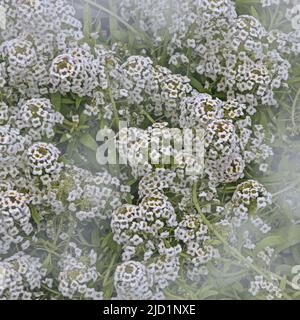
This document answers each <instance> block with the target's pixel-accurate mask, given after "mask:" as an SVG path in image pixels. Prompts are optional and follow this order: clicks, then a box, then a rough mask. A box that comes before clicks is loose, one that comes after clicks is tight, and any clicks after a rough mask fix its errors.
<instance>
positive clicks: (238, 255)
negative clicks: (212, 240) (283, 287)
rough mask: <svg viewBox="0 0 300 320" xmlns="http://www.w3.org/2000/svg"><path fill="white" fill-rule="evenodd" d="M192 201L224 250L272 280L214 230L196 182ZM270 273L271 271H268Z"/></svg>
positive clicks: (286, 296) (279, 278) (280, 278)
mask: <svg viewBox="0 0 300 320" xmlns="http://www.w3.org/2000/svg"><path fill="white" fill-rule="evenodd" d="M193 203H194V205H195V208H196V210H197V211H198V213H199V215H200V217H201V219H202V221H203V222H204V223H205V224H206V225H207V227H208V229H209V230H211V232H212V233H214V234H215V236H216V237H217V238H218V239H219V240H220V241H221V242H222V243H223V245H224V247H225V250H226V251H227V252H228V253H229V254H230V255H232V256H233V257H235V258H236V259H238V260H239V261H241V262H242V263H244V264H246V265H248V266H249V267H250V268H251V269H252V270H254V271H255V272H257V273H258V274H260V275H262V276H264V277H265V278H266V279H268V280H269V281H272V279H271V277H270V276H269V274H268V273H266V272H265V271H264V270H262V269H260V268H259V267H257V266H256V265H254V264H253V263H250V262H249V261H248V260H247V259H246V258H245V257H244V256H243V255H242V254H241V253H240V252H239V251H238V250H237V249H236V248H234V247H232V246H230V245H229V244H228V242H227V241H226V239H224V238H223V236H222V235H221V234H220V233H219V232H218V231H217V230H215V228H214V227H213V225H212V224H211V223H210V222H209V220H208V219H207V218H206V216H205V215H204V214H203V212H202V210H201V207H200V204H199V201H198V196H197V182H195V183H194V185H193ZM270 273H271V272H270ZM272 276H274V277H275V278H277V279H278V280H282V277H281V276H279V275H277V274H274V273H272ZM286 283H287V284H288V285H290V286H291V287H292V286H293V284H292V283H291V282H289V281H287V282H286ZM282 294H283V295H284V296H285V298H286V299H289V300H290V299H291V298H290V297H289V296H288V295H287V294H285V293H284V292H282Z"/></svg>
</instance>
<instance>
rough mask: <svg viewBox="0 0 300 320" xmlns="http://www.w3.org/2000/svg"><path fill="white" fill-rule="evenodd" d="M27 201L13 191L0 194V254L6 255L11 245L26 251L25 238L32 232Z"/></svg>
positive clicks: (23, 196) (22, 195)
mask: <svg viewBox="0 0 300 320" xmlns="http://www.w3.org/2000/svg"><path fill="white" fill-rule="evenodd" d="M30 218H31V214H30V209H29V207H28V199H26V196H25V195H24V194H22V193H19V192H17V191H15V190H10V191H2V192H1V193H0V253H1V254H4V253H7V252H8V250H9V249H10V247H11V245H12V244H20V245H22V246H23V249H26V236H28V235H30V233H31V232H32V231H33V226H32V224H31V221H30Z"/></svg>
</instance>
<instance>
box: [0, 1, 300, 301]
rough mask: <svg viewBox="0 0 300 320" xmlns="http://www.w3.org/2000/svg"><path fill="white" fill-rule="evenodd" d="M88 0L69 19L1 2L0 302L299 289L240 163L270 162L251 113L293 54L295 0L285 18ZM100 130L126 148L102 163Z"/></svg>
mask: <svg viewBox="0 0 300 320" xmlns="http://www.w3.org/2000/svg"><path fill="white" fill-rule="evenodd" d="M83 2H84V3H85V6H84V15H83V16H84V17H83V21H81V20H79V19H78V17H77V16H76V12H75V9H74V7H73V6H72V5H71V4H69V3H68V2H65V1H64V0H57V1H54V0H47V1H46V0H32V1H24V0H22V1H21V0H0V8H1V12H2V16H3V23H2V26H1V27H2V29H1V32H0V42H1V45H0V98H1V101H0V155H1V157H0V298H1V299H103V298H105V299H110V298H113V299H164V298H186V297H190V298H196V299H205V298H212V297H213V298H221V299H223V298H231V299H240V298H253V297H254V298H259V299H282V298H283V299H290V298H296V297H297V292H298V291H297V289H296V286H295V284H294V283H292V281H291V279H288V277H289V275H290V274H289V272H290V271H286V269H283V270H280V271H278V270H276V269H274V268H273V265H272V263H273V261H274V259H276V252H277V251H276V250H277V248H276V244H277V242H276V241H275V240H276V239H277V238H274V237H276V236H275V235H273V238H272V232H273V229H274V228H275V230H276V227H277V226H278V225H280V219H277V216H276V215H274V210H275V209H276V206H275V205H272V195H271V192H270V191H269V190H268V187H267V186H266V185H264V183H262V182H260V181H259V180H260V179H256V178H255V176H254V173H253V172H254V171H256V172H259V174H258V176H262V177H267V173H268V172H269V171H270V170H271V169H270V163H271V162H272V157H273V156H274V152H273V150H272V148H271V146H270V145H269V142H271V141H272V139H270V134H269V132H270V131H269V130H268V128H265V127H264V123H263V122H262V121H260V120H261V114H262V113H265V114H270V112H273V111H270V110H274V109H276V110H278V108H280V106H279V104H278V100H277V95H278V93H279V92H280V90H288V82H289V71H290V70H291V69H293V68H294V66H293V64H294V61H295V59H297V57H298V55H299V52H300V33H299V32H300V31H299V22H297V21H298V20H297V19H299V11H300V9H299V6H298V5H297V3H296V1H292V0H291V1H284V2H285V3H286V7H287V9H286V10H287V11H286V17H287V19H289V21H291V25H290V26H288V27H287V30H285V31H279V30H275V29H270V30H267V29H266V28H265V27H264V26H263V24H262V23H261V22H260V21H259V17H258V16H257V17H254V16H253V15H249V14H246V13H245V12H244V10H245V8H246V9H247V8H249V7H250V5H248V4H247V1H246V0H245V1H244V0H240V1H236V3H234V2H233V1H230V0H213V1H207V0H201V1H199V0H198V1H194V0H183V1H175V0H173V1H172V0H166V1H156V0H151V1H146V0H122V1H119V2H115V1H109V3H108V5H109V6H108V7H106V6H104V5H100V4H98V3H97V2H93V1H90V0H86V1H83ZM272 2H276V3H277V2H278V1H263V2H262V5H263V6H268V5H274V4H273V3H272ZM257 3H258V4H257V5H259V1H257ZM276 3H275V5H276ZM91 8H94V10H99V11H100V12H101V11H102V12H104V13H106V14H107V15H108V16H109V32H108V33H107V34H105V33H104V32H102V31H103V28H104V27H102V26H101V25H98V22H99V19H98V16H97V15H92V14H91ZM253 8H254V7H251V10H252V13H253V14H254V15H257V11H256V10H255V9H253ZM266 10H267V9H266ZM78 14H79V15H80V14H81V12H78ZM95 16H96V17H95ZM281 18H282V19H283V18H284V17H281ZM274 19H275V18H274ZM273 23H274V21H273ZM120 26H122V28H120ZM124 27H125V29H124ZM106 28H107V26H106ZM121 30H122V31H121ZM124 30H125V31H124ZM298 65H299V63H298ZM298 69H299V66H298ZM295 70H296V67H295ZM296 81H297V80H296ZM294 113H295V111H294ZM257 115H260V116H257ZM120 123H126V127H123V128H121V129H120V130H119V128H120ZM184 130H185V132H188V134H187V135H186V136H185V137H183V136H182V135H181V132H182V131H184ZM99 132H100V133H101V134H100V136H101V139H97V138H96V137H97V135H98V137H99ZM112 132H113V134H111V133H112ZM125 136H126V140H125V141H126V146H125V145H124V143H122V141H124V140H122V139H121V138H122V137H123V138H124V137H125ZM161 137H163V138H164V140H163V141H165V142H167V143H162V140H161ZM100 140H101V141H100ZM170 141H172V142H170ZM199 141H200V142H201V148H202V149H201V150H202V153H201V156H200V157H199V155H196V156H195V154H193V153H189V152H187V150H186V149H183V150H181V149H178V146H182V145H183V144H184V143H190V144H191V145H195V144H197V143H199ZM107 143H113V144H114V146H115V147H116V148H117V150H118V151H119V153H120V156H122V157H123V158H127V161H126V162H125V163H124V162H121V161H115V162H114V163H113V164H112V163H111V162H109V161H108V163H105V164H104V163H102V162H101V161H99V158H98V157H97V153H98V151H99V148H103V147H104V146H105V144H107ZM150 145H151V146H152V148H151V149H149V148H148V147H149V146H150ZM153 146H155V147H154V148H153ZM101 150H104V149H101ZM124 150H125V151H124ZM145 150H146V151H145ZM145 156H146V157H145ZM166 158H167V159H168V161H167V162H166V161H163V160H164V159H166ZM97 159H98V161H97ZM178 159H180V161H178ZM114 160H117V158H114ZM191 168H193V170H190V169H191ZM187 172H189V174H187ZM270 217H275V218H274V219H270ZM270 238H271V240H270ZM266 239H267V240H266ZM277 241H278V239H277ZM257 244H258V245H257ZM273 245H274V246H275V247H273ZM299 262H300V261H299Z"/></svg>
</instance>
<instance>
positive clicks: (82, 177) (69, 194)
mask: <svg viewBox="0 0 300 320" xmlns="http://www.w3.org/2000/svg"><path fill="white" fill-rule="evenodd" d="M61 185H62V188H61V191H62V192H63V197H62V199H61V200H64V201H65V202H66V208H67V209H68V210H70V212H74V214H75V215H76V217H77V218H78V219H79V220H80V221H86V220H91V219H93V218H97V219H107V218H110V217H111V214H112V211H113V210H114V209H116V208H117V207H119V206H120V205H121V192H120V189H122V185H121V184H120V181H119V179H117V178H116V177H112V176H111V175H110V174H109V173H108V172H107V171H104V170H103V171H102V172H97V173H95V174H93V173H92V172H90V171H88V170H84V169H81V168H78V167H75V166H70V165H68V166H66V170H65V171H64V173H63V175H62V176H61ZM124 194H125V192H124ZM58 198H59V199H60V197H58Z"/></svg>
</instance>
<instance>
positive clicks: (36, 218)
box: [30, 207, 41, 224]
mask: <svg viewBox="0 0 300 320" xmlns="http://www.w3.org/2000/svg"><path fill="white" fill-rule="evenodd" d="M30 211H31V217H32V219H33V220H34V222H35V223H36V224H39V223H40V222H41V217H40V215H39V213H38V212H37V210H36V209H35V207H30Z"/></svg>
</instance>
